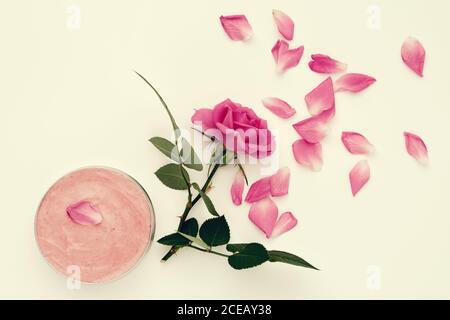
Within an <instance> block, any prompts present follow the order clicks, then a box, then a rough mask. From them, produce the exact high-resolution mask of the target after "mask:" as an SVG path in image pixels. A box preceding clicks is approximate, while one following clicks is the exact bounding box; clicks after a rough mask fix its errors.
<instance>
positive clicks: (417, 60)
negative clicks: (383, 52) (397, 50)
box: [401, 37, 425, 77]
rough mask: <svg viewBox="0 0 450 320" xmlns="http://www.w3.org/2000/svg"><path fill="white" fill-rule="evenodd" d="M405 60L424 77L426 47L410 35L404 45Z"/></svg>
mask: <svg viewBox="0 0 450 320" xmlns="http://www.w3.org/2000/svg"><path fill="white" fill-rule="evenodd" d="M401 53H402V59H403V62H405V64H406V65H407V66H408V67H409V68H410V69H411V70H412V71H414V72H415V73H416V74H417V75H419V76H420V77H423V65H424V64H425V49H424V47H423V46H422V44H421V43H420V42H419V40H417V39H415V38H413V37H409V38H408V39H406V40H405V42H403V45H402V50H401Z"/></svg>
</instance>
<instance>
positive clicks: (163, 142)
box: [149, 137, 181, 163]
mask: <svg viewBox="0 0 450 320" xmlns="http://www.w3.org/2000/svg"><path fill="white" fill-rule="evenodd" d="M149 141H150V142H151V143H152V144H153V145H154V146H155V147H156V148H157V149H158V150H159V151H161V152H162V153H163V154H164V155H165V156H167V157H168V158H169V159H171V160H173V161H175V162H177V163H180V162H181V161H180V155H179V154H178V150H177V147H176V146H175V144H173V143H172V142H170V141H169V140H167V139H165V138H161V137H153V138H151V139H150V140H149Z"/></svg>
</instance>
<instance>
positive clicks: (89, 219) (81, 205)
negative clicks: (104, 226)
mask: <svg viewBox="0 0 450 320" xmlns="http://www.w3.org/2000/svg"><path fill="white" fill-rule="evenodd" d="M66 212H67V215H68V216H69V217H70V219H72V221H73V222H75V223H78V224H81V225H84V226H90V225H96V224H99V223H101V222H102V220H103V217H102V215H101V214H100V212H98V211H97V210H96V209H95V208H94V206H92V204H91V203H90V202H89V201H85V200H83V201H80V202H77V203H75V204H72V205H70V206H69V207H67V209H66Z"/></svg>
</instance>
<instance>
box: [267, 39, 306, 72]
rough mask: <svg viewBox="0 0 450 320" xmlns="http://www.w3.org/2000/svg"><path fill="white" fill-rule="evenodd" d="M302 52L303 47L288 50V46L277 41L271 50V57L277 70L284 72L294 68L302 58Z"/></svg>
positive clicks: (281, 41) (282, 41) (284, 42)
mask: <svg viewBox="0 0 450 320" xmlns="http://www.w3.org/2000/svg"><path fill="white" fill-rule="evenodd" d="M304 50H305V48H304V47H303V46H300V47H298V48H294V49H289V44H288V43H287V42H286V41H284V40H278V41H277V42H276V43H275V45H274V46H273V48H272V55H273V58H274V59H275V62H276V63H277V67H278V70H280V71H283V72H284V71H286V70H288V69H290V68H293V67H296V66H297V65H298V64H299V62H300V59H301V58H302V56H303V51H304Z"/></svg>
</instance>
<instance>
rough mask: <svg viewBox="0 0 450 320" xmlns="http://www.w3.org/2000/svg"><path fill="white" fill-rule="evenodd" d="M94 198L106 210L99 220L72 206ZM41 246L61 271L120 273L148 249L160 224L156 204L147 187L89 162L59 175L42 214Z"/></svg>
mask: <svg viewBox="0 0 450 320" xmlns="http://www.w3.org/2000/svg"><path fill="white" fill-rule="evenodd" d="M80 201H87V202H89V203H90V204H91V205H92V206H93V208H95V210H96V211H98V212H99V213H100V214H101V222H100V223H98V224H91V225H83V224H79V223H77V222H76V221H74V220H73V219H71V217H70V216H69V215H68V213H67V209H68V208H70V207H71V206H73V205H76V204H77V203H79V202H80ZM35 227H36V240H37V242H38V245H39V248H40V250H41V252H42V254H43V255H44V257H45V258H46V259H47V260H48V262H49V263H50V264H51V265H52V266H54V267H55V268H56V269H57V270H58V271H59V272H61V273H63V274H65V275H68V273H67V272H68V270H73V268H74V267H73V266H78V267H79V268H80V277H81V281H82V282H86V283H99V282H106V281H110V280H114V279H117V278H120V277H121V276H123V275H124V274H126V273H127V272H128V271H129V270H130V269H132V268H133V266H135V265H136V263H137V262H138V261H139V260H140V258H141V257H142V256H143V255H144V253H145V252H146V250H147V248H148V247H149V245H150V243H151V239H152V236H153V232H154V228H155V220H154V213H153V207H152V205H151V202H150V199H149V198H148V196H147V194H146V192H145V191H144V190H143V189H142V187H141V186H140V185H139V184H138V183H137V182H136V181H135V180H133V179H132V178H131V177H129V176H128V175H126V174H124V173H122V172H120V171H117V170H114V169H108V168H86V169H80V170H78V171H75V172H72V173H70V174H68V175H66V176H64V177H62V178H61V179H60V180H58V181H57V182H56V183H55V184H54V185H53V186H52V187H51V188H50V190H49V191H48V192H47V193H46V195H45V196H44V198H43V199H42V202H41V204H40V206H39V209H38V212H37V214H36V226H35Z"/></svg>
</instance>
